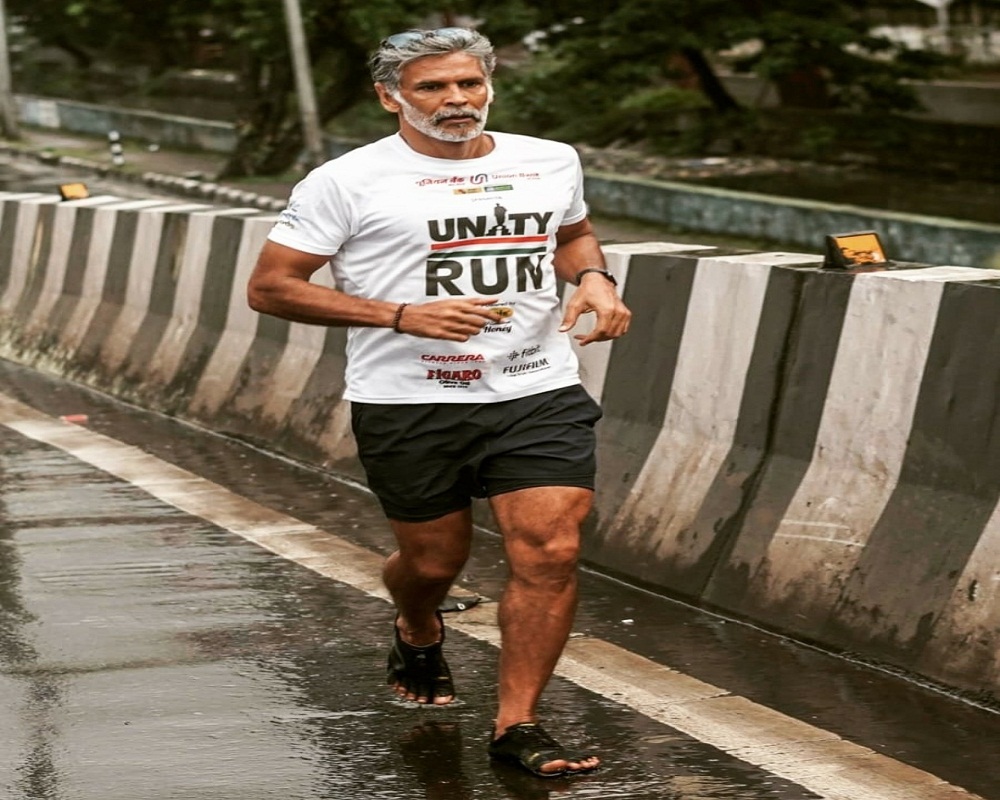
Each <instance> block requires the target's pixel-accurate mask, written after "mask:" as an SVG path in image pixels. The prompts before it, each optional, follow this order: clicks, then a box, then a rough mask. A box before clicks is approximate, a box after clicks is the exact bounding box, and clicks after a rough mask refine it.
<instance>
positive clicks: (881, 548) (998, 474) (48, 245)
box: [0, 194, 1000, 695]
mask: <svg viewBox="0 0 1000 800" xmlns="http://www.w3.org/2000/svg"><path fill="white" fill-rule="evenodd" d="M274 219H275V216H274V215H273V214H270V213H265V212H262V211H261V210H259V209H256V208H249V207H248V208H238V207H237V208H218V207H212V206H208V205H204V204H199V203H197V202H192V203H185V202H180V201H165V200H141V201H134V200H133V201H125V200H122V199H120V198H115V197H107V196H102V197H91V198H88V199H85V200H70V201H62V202H60V201H59V198H58V196H52V195H41V194H21V195H14V194H0V355H2V356H4V357H6V358H11V359H15V360H18V361H21V362H24V363H28V364H32V365H36V366H38V367H41V368H45V369H48V370H52V371H56V372H59V373H61V374H64V375H67V376H69V377H71V378H74V379H77V380H80V381H84V382H86V383H88V384H90V385H93V386H96V387H98V388H100V389H102V390H104V391H107V392H110V393H113V394H116V395H118V396H120V397H123V398H125V399H127V400H130V401H132V402H136V403H139V404H141V405H145V406H147V407H150V408H155V409H157V410H160V411H164V412H166V413H170V414H175V415H177V416H180V417H184V418H188V419H191V420H195V421H198V422H199V423H201V424H204V425H207V426H210V427H212V428H214V429H216V430H219V431H221V432H224V433H230V434H236V435H239V436H241V437H243V438H247V439H251V440H254V441H257V442H259V443H260V444H262V445H263V446H266V447H268V448H270V449H276V450H279V451H281V452H283V453H286V454H288V455H292V456H294V457H296V458H299V459H304V460H307V461H311V462H314V463H317V464H321V465H323V466H325V467H327V468H329V469H331V470H332V471H334V472H337V473H340V474H343V475H347V476H350V477H352V478H355V479H360V478H361V477H362V475H361V470H360V467H359V465H358V463H357V461H356V458H355V453H354V445H353V440H352V438H351V436H350V430H349V414H348V404H347V403H346V402H345V401H343V400H342V392H343V366H344V364H343V349H344V344H345V340H346V333H345V331H344V330H343V329H338V328H318V327H312V326H305V325H299V324H293V323H288V322H284V321H281V320H277V319H273V318H268V317H261V316H260V315H257V314H255V313H254V312H252V311H251V310H250V309H249V308H248V307H247V305H246V300H245V284H246V280H247V277H248V275H249V272H250V270H251V268H252V266H253V262H254V259H255V257H256V254H257V252H258V250H259V248H260V246H261V244H262V243H263V241H264V239H265V237H266V235H267V232H268V231H269V230H270V228H271V225H272V224H273V222H274ZM606 250H607V253H608V258H609V264H610V268H611V270H612V271H613V272H614V273H615V274H616V275H617V276H618V279H619V283H620V286H621V290H622V292H623V294H624V297H625V300H626V302H627V303H628V304H629V306H630V307H631V308H632V310H633V312H634V315H635V316H634V322H633V327H632V330H631V331H630V333H629V335H628V336H626V337H624V338H622V339H620V340H617V341H615V342H613V343H610V344H604V345H591V346H588V347H586V348H582V349H581V350H580V358H581V364H582V367H583V373H584V379H585V383H586V385H587V387H588V389H589V390H590V391H591V393H592V394H594V396H595V397H597V398H599V399H600V400H601V403H602V405H603V407H604V411H605V417H604V420H603V421H602V423H601V426H600V429H599V430H600V435H599V448H600V450H599V458H600V470H601V480H600V482H599V487H598V491H597V495H596V510H595V514H594V517H593V520H592V522H591V524H590V525H589V527H588V530H587V532H586V540H585V553H584V554H585V557H586V558H587V559H588V560H589V561H590V562H592V563H594V564H597V565H599V566H601V567H603V568H605V569H607V570H610V571H613V572H615V573H618V574H621V575H625V576H627V577H629V578H632V579H635V580H640V581H642V582H644V583H646V584H649V585H652V586H656V587H659V588H661V589H663V590H665V591H669V592H672V593H676V594H680V595H683V596H685V597H688V598H690V599H692V600H695V601H698V602H704V603H707V604H710V605H712V606H714V607H717V608H721V609H725V610H727V611H729V612H732V613H734V614H737V615H740V616H743V617H746V618H749V619H752V620H756V621H758V622H760V623H762V624H765V625H767V626H769V627H771V628H773V629H776V630H780V631H783V632H786V633H789V634H792V635H795V636H797V637H801V638H806V639H809V640H812V641H816V642H820V643H823V644H825V645H827V646H830V647H835V648H844V649H849V650H851V651H852V652H855V653H858V654H861V655H864V656H866V657H869V658H872V659H878V660H882V661H885V662H888V663H891V664H894V665H897V666H899V667H901V668H905V669H908V670H913V671H916V672H918V673H921V674H922V675H924V676H926V677H928V678H930V679H933V680H936V681H940V682H942V683H945V684H947V685H949V686H952V687H957V688H961V689H966V690H971V691H977V692H982V693H985V694H987V695H992V694H994V693H996V692H997V690H998V689H1000V658H998V656H997V655H996V654H997V652H1000V647H998V645H1000V633H998V631H1000V603H998V602H997V601H998V600H1000V597H998V586H1000V568H998V567H997V563H998V559H997V557H996V554H997V551H998V550H1000V463H997V462H998V460H1000V443H998V442H997V441H996V440H997V437H998V436H1000V433H998V431H1000V424H998V423H1000V407H998V403H1000V400H998V398H1000V391H998V385H997V384H998V383H1000V342H998V341H997V336H998V334H997V332H996V331H997V326H996V323H995V320H996V319H997V318H1000V307H997V306H998V304H1000V291H998V289H1000V271H992V270H977V269H972V268H965V267H926V266H921V265H901V266H900V267H898V268H891V269H886V270H882V271H878V272H864V273H858V274H852V273H849V272H839V271H838V272H831V271H824V270H822V269H821V268H820V262H821V257H820V256H818V255H814V254H797V253H732V252H725V251H721V250H718V249H716V248H713V247H709V246H705V247H700V248H699V247H694V246H691V245H677V244H669V243H656V242H653V243H642V244H633V245H613V246H609V247H607V248H606ZM321 280H326V278H321Z"/></svg>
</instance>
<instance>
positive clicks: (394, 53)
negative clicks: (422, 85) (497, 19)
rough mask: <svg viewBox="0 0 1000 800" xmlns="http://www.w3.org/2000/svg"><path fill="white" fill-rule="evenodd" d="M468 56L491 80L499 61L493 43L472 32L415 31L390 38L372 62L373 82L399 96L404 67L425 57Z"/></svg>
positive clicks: (381, 45) (467, 30) (458, 30)
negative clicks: (456, 54) (476, 60)
mask: <svg viewBox="0 0 1000 800" xmlns="http://www.w3.org/2000/svg"><path fill="white" fill-rule="evenodd" d="M449 53H468V54H469V55H470V56H474V57H475V58H477V59H479V63H480V64H481V65H482V67H483V74H485V75H486V77H487V79H489V77H490V76H491V75H492V74H493V68H494V67H495V66H496V62H497V58H496V55H495V54H494V52H493V45H492V44H491V43H490V40H489V39H487V38H486V37H485V36H483V35H482V34H481V33H477V32H476V31H473V30H469V29H468V28H437V29H435V30H421V29H418V28H414V29H412V30H408V31H403V32H402V33H396V34H393V35H392V36H387V37H386V38H385V39H383V40H382V42H381V44H379V46H378V50H376V51H375V52H374V53H372V56H371V58H370V59H369V60H368V67H369V68H370V69H371V74H372V79H373V80H374V81H375V82H376V83H381V84H382V85H383V86H385V88H386V89H387V90H388V91H389V93H390V94H395V93H396V92H398V91H399V80H400V77H401V76H402V73H403V67H405V66H406V65H407V64H409V63H410V62H412V61H416V60H417V59H418V58H424V57H425V56H442V55H448V54H449Z"/></svg>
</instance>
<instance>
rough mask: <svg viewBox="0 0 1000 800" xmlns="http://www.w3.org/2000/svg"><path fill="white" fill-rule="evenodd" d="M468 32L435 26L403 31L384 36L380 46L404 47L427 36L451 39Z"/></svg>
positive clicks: (466, 29)
mask: <svg viewBox="0 0 1000 800" xmlns="http://www.w3.org/2000/svg"><path fill="white" fill-rule="evenodd" d="M469 33H470V31H469V29H468V28H437V29H436V30H433V31H403V32H402V33H394V34H393V35H392V36H386V37H385V38H384V39H383V40H382V46H383V47H384V46H385V45H389V46H390V47H406V46H407V45H410V44H413V43H414V42H419V41H420V40H421V39H426V38H428V37H429V36H443V37H445V38H446V39H453V38H457V37H459V36H468V35H469Z"/></svg>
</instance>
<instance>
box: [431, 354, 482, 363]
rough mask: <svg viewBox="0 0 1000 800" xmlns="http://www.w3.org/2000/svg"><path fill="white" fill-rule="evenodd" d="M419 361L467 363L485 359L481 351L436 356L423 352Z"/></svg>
mask: <svg viewBox="0 0 1000 800" xmlns="http://www.w3.org/2000/svg"><path fill="white" fill-rule="evenodd" d="M420 360H421V361H433V362H434V363H437V364H468V363H471V362H483V361H485V360H486V358H485V356H483V354H482V353H462V354H460V355H449V356H436V355H430V354H429V353H425V354H424V355H422V356H420Z"/></svg>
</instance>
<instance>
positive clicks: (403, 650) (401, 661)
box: [385, 612, 455, 705]
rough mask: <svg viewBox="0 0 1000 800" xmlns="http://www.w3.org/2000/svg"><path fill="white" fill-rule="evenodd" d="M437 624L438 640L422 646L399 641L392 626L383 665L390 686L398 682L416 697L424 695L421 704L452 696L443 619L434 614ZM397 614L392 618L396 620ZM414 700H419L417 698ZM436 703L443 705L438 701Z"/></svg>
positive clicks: (397, 630)
mask: <svg viewBox="0 0 1000 800" xmlns="http://www.w3.org/2000/svg"><path fill="white" fill-rule="evenodd" d="M437 618H438V622H440V623H441V641H439V642H435V643H434V644H429V645H426V646H424V647H417V646H416V645H412V644H409V643H407V642H404V641H403V637H402V636H400V635H399V627H398V626H397V625H396V623H395V622H394V623H393V625H392V630H393V638H392V649H391V650H389V660H388V664H387V665H386V680H385V682H386V683H387V684H389V685H390V686H395V685H397V684H398V685H400V686H402V687H403V688H404V689H406V691H407V692H408V693H410V694H412V695H414V697H416V698H421V697H425V698H427V699H426V700H424V701H423V703H425V704H433V703H434V698H435V697H454V696H455V686H454V684H452V680H451V670H449V669H448V663H447V662H446V661H445V660H444V654H443V652H442V645H443V644H444V620H443V619H442V618H441V613H440V612H438V613H437ZM398 620H399V617H398V616H397V617H396V621H397V622H398ZM416 702H421V701H420V700H419V699H418V700H417V701H416ZM439 705H446V704H444V703H441V704H439Z"/></svg>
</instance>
